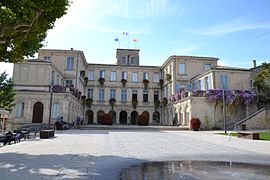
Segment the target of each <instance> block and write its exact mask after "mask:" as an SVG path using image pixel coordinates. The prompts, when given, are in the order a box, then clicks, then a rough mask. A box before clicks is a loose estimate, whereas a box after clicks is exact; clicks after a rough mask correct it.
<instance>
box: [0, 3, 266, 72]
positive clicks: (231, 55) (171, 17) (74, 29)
mask: <svg viewBox="0 0 270 180" xmlns="http://www.w3.org/2000/svg"><path fill="white" fill-rule="evenodd" d="M123 32H128V34H129V35H128V36H124V35H123ZM115 38H119V39H120V48H135V46H136V48H138V49H140V58H141V59H140V61H141V64H143V65H162V63H163V62H164V61H165V60H166V59H167V58H168V57H169V56H171V55H195V56H211V57H218V58H220V60H219V65H226V66H234V67H243V68H250V67H252V60H253V59H256V60H257V64H261V63H262V62H270V61H269V60H270V1H269V0H259V1H255V0H203V1H201V0H74V2H73V4H72V5H71V7H70V8H69V10H68V13H67V15H65V16H64V17H62V18H61V19H59V20H57V22H56V23H55V27H54V29H53V30H50V31H49V32H48V37H47V38H46V42H45V48H54V49H70V48H74V49H77V50H82V51H83V52H84V53H85V56H86V59H87V61H88V62H89V63H109V64H114V63H115V62H116V60H115V52H116V48H118V47H119V44H118V42H115V41H114V39H115ZM135 38H136V39H139V42H137V43H136V45H135V44H134V42H133V41H132V40H133V39H135ZM128 40H129V43H128ZM3 68H5V66H2V65H1V69H0V70H1V71H3V70H4V69H3ZM8 69H10V68H8ZM8 69H7V70H8ZM8 71H9V70H8Z"/></svg>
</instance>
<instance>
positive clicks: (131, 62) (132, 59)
mask: <svg viewBox="0 0 270 180" xmlns="http://www.w3.org/2000/svg"><path fill="white" fill-rule="evenodd" d="M130 64H135V58H134V56H131V57H130Z"/></svg>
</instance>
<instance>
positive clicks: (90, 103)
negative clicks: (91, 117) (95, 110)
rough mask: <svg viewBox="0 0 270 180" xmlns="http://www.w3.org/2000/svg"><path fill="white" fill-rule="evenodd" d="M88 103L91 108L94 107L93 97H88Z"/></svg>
mask: <svg viewBox="0 0 270 180" xmlns="http://www.w3.org/2000/svg"><path fill="white" fill-rule="evenodd" d="M85 102H86V105H87V106H88V107H89V108H91V107H92V104H93V99H91V98H88V99H86V101H85Z"/></svg>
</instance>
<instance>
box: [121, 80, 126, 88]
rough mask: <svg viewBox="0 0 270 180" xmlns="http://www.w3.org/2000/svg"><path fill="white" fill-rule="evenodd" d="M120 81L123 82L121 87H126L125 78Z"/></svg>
mask: <svg viewBox="0 0 270 180" xmlns="http://www.w3.org/2000/svg"><path fill="white" fill-rule="evenodd" d="M121 82H122V84H123V87H126V83H127V80H126V79H122V80H121Z"/></svg>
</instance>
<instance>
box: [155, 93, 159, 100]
mask: <svg viewBox="0 0 270 180" xmlns="http://www.w3.org/2000/svg"><path fill="white" fill-rule="evenodd" d="M158 100H159V91H154V102H155V101H158Z"/></svg>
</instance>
